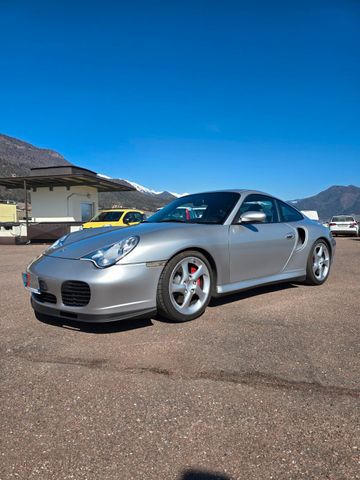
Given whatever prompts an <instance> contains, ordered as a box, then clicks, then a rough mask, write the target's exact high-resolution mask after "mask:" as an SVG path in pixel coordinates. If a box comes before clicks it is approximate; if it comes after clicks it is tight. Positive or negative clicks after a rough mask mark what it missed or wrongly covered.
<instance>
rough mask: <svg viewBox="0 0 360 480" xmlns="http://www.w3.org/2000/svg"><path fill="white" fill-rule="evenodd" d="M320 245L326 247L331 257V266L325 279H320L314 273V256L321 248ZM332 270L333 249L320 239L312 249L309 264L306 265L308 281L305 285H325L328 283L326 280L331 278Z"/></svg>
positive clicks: (306, 280)
mask: <svg viewBox="0 0 360 480" xmlns="http://www.w3.org/2000/svg"><path fill="white" fill-rule="evenodd" d="M320 245H324V246H325V247H326V249H327V251H328V255H329V265H328V270H327V273H326V276H325V278H318V276H316V274H315V272H314V254H315V252H316V251H317V249H318V248H319V246H320ZM330 268H331V249H330V247H329V245H328V243H327V242H326V241H325V240H322V239H319V240H317V241H316V242H315V243H314V245H313V246H312V247H311V250H310V253H309V256H308V260H307V264H306V279H305V283H306V284H307V285H322V284H323V283H325V282H326V280H327V279H328V278H329V274H330Z"/></svg>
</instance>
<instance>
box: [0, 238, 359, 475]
mask: <svg viewBox="0 0 360 480" xmlns="http://www.w3.org/2000/svg"><path fill="white" fill-rule="evenodd" d="M337 244H338V245H337V252H336V260H335V264H334V265H333V269H332V272H331V275H330V279H329V281H328V282H327V283H326V284H325V285H323V286H321V287H308V286H303V285H290V284H288V285H281V286H272V287H266V288H261V289H257V290H252V291H248V292H245V293H241V294H237V295H232V296H230V297H223V298H221V299H218V300H216V301H213V302H212V304H211V306H210V307H209V308H208V309H207V312H206V313H205V314H204V315H203V316H202V317H201V318H199V319H197V320H195V321H193V322H190V323H184V324H175V323H169V322H166V321H163V320H161V319H158V318H156V319H150V320H140V321H134V320H131V321H123V322H118V323H116V324H107V325H95V326H89V325H81V324H71V323H69V324H63V325H62V324H56V323H42V322H40V321H38V320H36V318H35V317H34V314H33V312H32V309H31V307H30V305H29V295H28V293H27V292H26V291H25V290H24V289H23V287H22V284H21V276H20V275H21V271H22V270H23V269H24V267H25V265H26V264H27V263H28V262H29V261H30V260H31V259H32V258H33V257H34V256H35V255H37V254H39V253H40V252H41V251H42V250H43V249H44V246H42V245H28V246H1V247H0V260H1V262H0V295H1V297H0V306H1V337H2V342H1V370H0V375H1V398H0V411H1V432H2V433H1V440H0V441H1V444H2V445H1V466H0V479H1V480H5V479H6V480H7V479H13V478H14V479H15V478H16V479H26V480H30V479H37V480H41V479H88V480H93V479H96V480H105V479H106V480H107V479H116V480H128V479H176V480H180V479H181V480H192V479H193V480H212V479H216V478H217V479H219V480H220V479H222V480H226V479H246V480H249V479H256V480H259V479H287V480H289V479H306V480H308V479H336V480H339V479H360V355H359V353H360V347H359V345H360V239H351V238H338V239H337Z"/></svg>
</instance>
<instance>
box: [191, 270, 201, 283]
mask: <svg viewBox="0 0 360 480" xmlns="http://www.w3.org/2000/svg"><path fill="white" fill-rule="evenodd" d="M196 270H197V268H196V267H194V266H193V265H191V267H190V273H191V275H192V274H193V273H195V272H196ZM196 284H197V285H199V287H200V285H201V282H200V278H198V279H197V281H196Z"/></svg>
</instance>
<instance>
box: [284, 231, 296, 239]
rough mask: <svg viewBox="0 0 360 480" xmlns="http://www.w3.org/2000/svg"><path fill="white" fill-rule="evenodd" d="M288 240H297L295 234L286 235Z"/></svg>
mask: <svg viewBox="0 0 360 480" xmlns="http://www.w3.org/2000/svg"><path fill="white" fill-rule="evenodd" d="M286 238H288V239H289V240H291V239H292V238H295V235H294V234H293V233H288V234H287V235H286Z"/></svg>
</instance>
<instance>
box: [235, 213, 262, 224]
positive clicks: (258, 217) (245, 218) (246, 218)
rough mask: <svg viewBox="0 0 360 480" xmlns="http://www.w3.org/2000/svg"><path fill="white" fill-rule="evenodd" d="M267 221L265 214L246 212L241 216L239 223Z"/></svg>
mask: <svg viewBox="0 0 360 480" xmlns="http://www.w3.org/2000/svg"><path fill="white" fill-rule="evenodd" d="M265 221H266V215H265V213H264V212H251V211H250V212H245V213H243V214H242V215H241V217H240V218H239V220H238V223H263V222H265Z"/></svg>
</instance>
